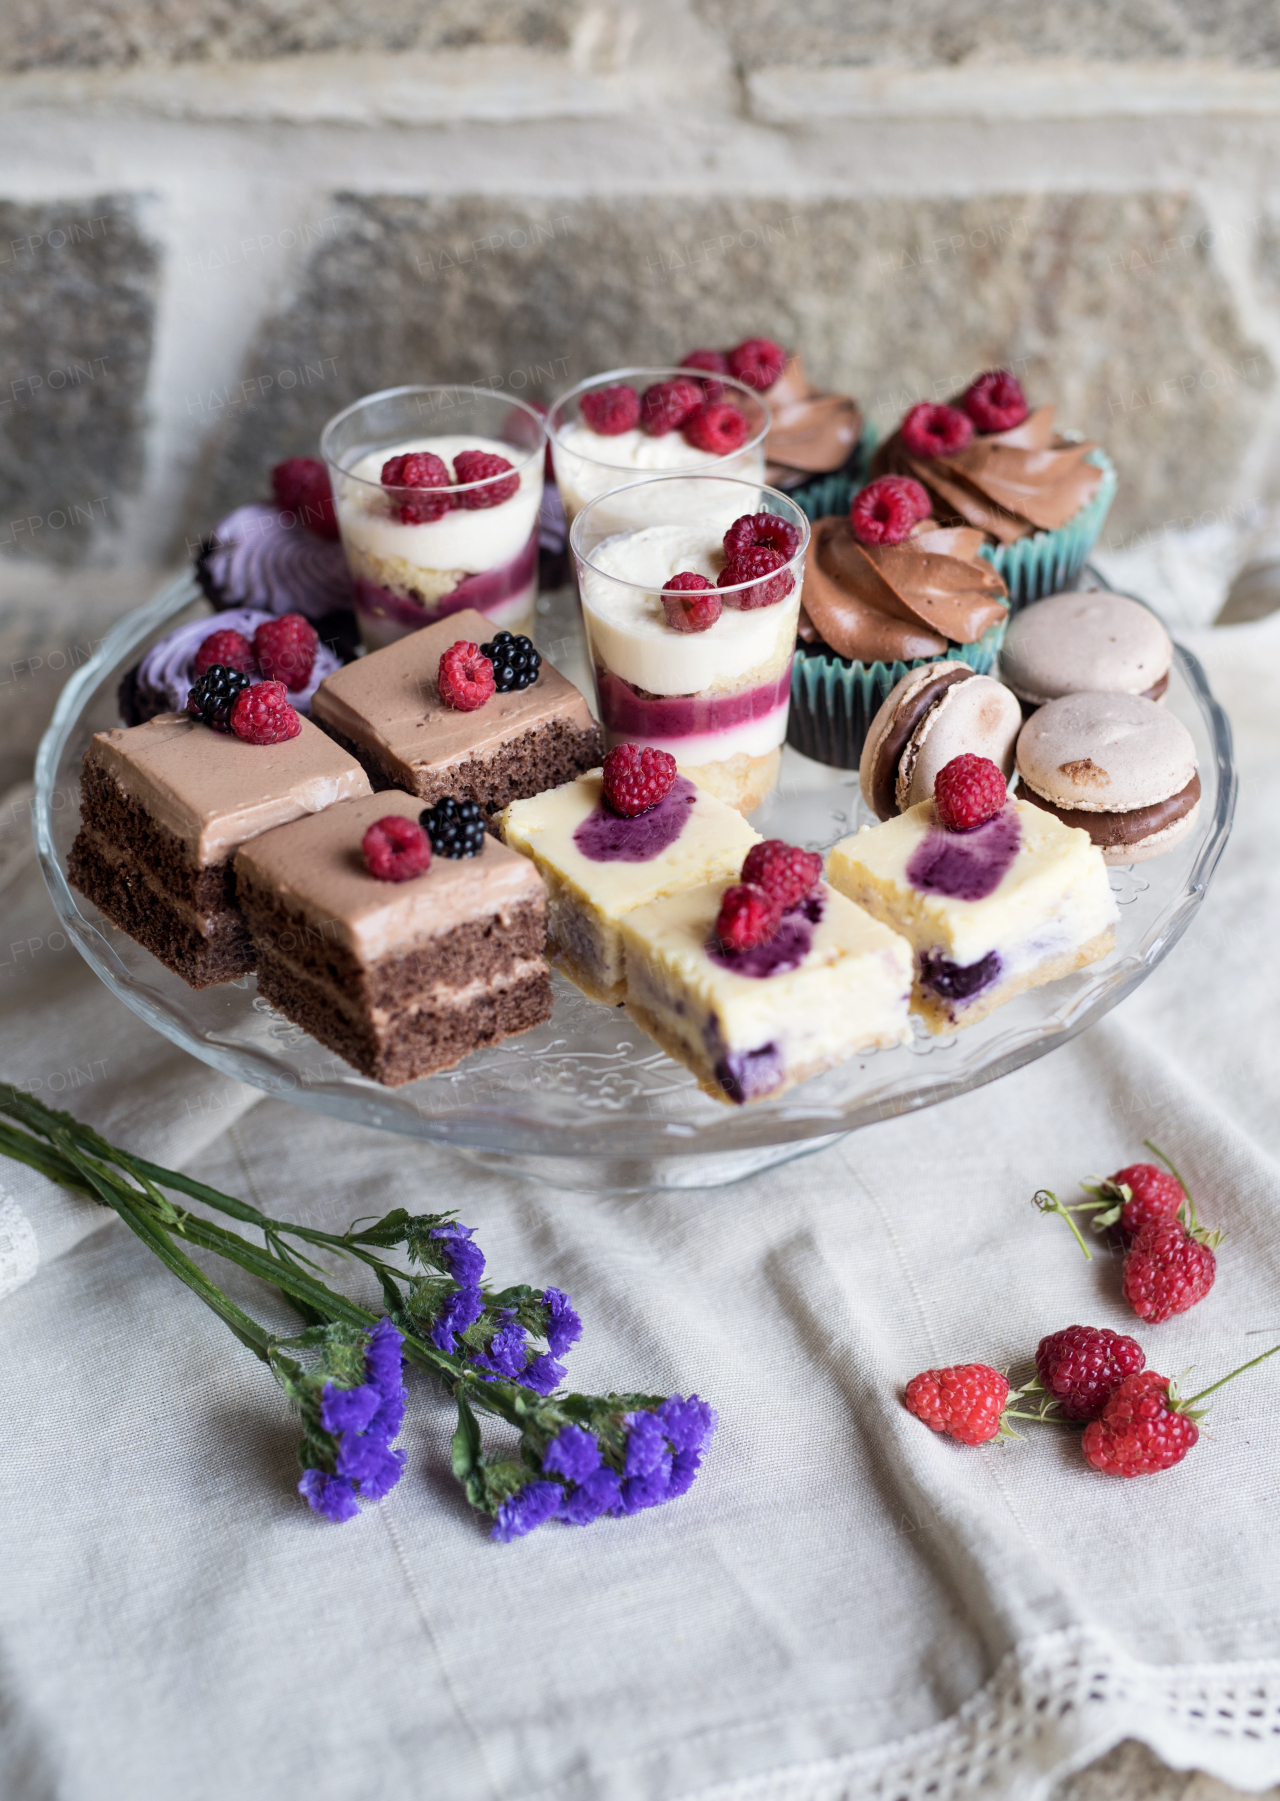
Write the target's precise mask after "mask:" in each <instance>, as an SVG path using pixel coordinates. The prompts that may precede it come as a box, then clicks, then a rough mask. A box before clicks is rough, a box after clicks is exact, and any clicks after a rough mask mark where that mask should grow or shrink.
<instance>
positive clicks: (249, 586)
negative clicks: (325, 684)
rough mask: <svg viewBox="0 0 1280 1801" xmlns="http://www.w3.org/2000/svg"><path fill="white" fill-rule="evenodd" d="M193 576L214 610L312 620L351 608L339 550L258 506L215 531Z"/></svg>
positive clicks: (287, 518)
mask: <svg viewBox="0 0 1280 1801" xmlns="http://www.w3.org/2000/svg"><path fill="white" fill-rule="evenodd" d="M196 575H197V577H198V579H199V582H200V585H201V587H202V588H203V589H204V591H205V593H206V595H207V596H208V597H209V599H210V600H211V601H212V602H213V604H214V606H215V607H255V608H261V609H262V610H263V611H264V612H267V613H274V614H279V613H304V614H305V615H306V617H307V618H308V619H311V620H315V619H321V618H323V617H324V615H325V614H326V613H337V612H344V611H349V610H350V609H351V608H352V607H353V606H354V605H355V594H354V591H353V587H352V581H351V572H350V570H349V569H348V568H347V561H346V558H345V557H344V556H343V554H342V546H341V544H338V543H335V542H334V541H333V539H331V538H318V537H317V536H316V535H315V533H314V532H311V531H308V530H307V528H306V526H305V525H300V524H299V523H298V521H297V519H296V518H295V516H294V514H292V513H288V512H282V511H281V510H280V508H279V507H275V506H268V505H266V504H265V503H262V502H258V501H254V502H252V503H251V504H250V505H248V506H243V507H237V508H236V510H235V512H234V513H228V514H227V516H226V518H225V519H224V520H222V522H221V523H220V524H219V525H217V526H215V527H214V530H213V533H212V536H211V537H210V539H209V541H208V543H207V544H206V545H205V546H204V547H203V549H202V550H201V552H200V555H199V557H198V558H197V560H196Z"/></svg>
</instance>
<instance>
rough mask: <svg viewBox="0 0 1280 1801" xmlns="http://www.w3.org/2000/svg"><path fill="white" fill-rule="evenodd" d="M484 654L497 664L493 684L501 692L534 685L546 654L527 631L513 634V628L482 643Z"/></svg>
mask: <svg viewBox="0 0 1280 1801" xmlns="http://www.w3.org/2000/svg"><path fill="white" fill-rule="evenodd" d="M480 655H481V656H482V657H488V659H489V661H490V663H492V665H493V686H494V689H495V691H496V692H497V693H498V694H512V693H515V692H516V691H517V690H518V689H521V688H531V687H532V686H533V684H534V683H535V682H536V681H537V679H538V671H539V669H541V667H542V658H541V657H540V656H539V655H538V653H537V651H536V650H535V649H534V648H533V645H532V644H531V643H530V641H529V639H528V638H526V637H525V636H524V635H523V633H517V635H516V636H515V637H512V635H511V633H510V632H495V633H494V634H493V637H492V638H490V640H489V642H488V643H487V644H482V645H481V646H480Z"/></svg>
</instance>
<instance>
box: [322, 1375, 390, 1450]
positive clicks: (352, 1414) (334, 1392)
mask: <svg viewBox="0 0 1280 1801" xmlns="http://www.w3.org/2000/svg"><path fill="white" fill-rule="evenodd" d="M381 1405H382V1396H381V1394H379V1392H378V1390H377V1389H376V1388H375V1387H374V1386H373V1384H372V1383H371V1382H364V1383H362V1384H361V1386H360V1387H359V1388H335V1387H334V1385H333V1383H332V1382H326V1383H325V1385H324V1392H323V1393H322V1394H321V1396H320V1424H321V1425H322V1426H323V1427H324V1429H325V1431H326V1432H332V1433H333V1434H334V1435H335V1437H336V1436H337V1434H338V1433H339V1432H363V1431H364V1429H365V1427H366V1426H367V1425H368V1424H369V1421H370V1420H371V1419H372V1418H373V1416H374V1414H375V1413H377V1411H378V1409H379V1407H381Z"/></svg>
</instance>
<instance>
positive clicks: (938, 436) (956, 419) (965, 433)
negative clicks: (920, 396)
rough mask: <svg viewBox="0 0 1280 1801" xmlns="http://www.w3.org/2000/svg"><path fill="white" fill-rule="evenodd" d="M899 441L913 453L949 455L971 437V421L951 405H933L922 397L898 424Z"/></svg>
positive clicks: (928, 455) (966, 442) (935, 455)
mask: <svg viewBox="0 0 1280 1801" xmlns="http://www.w3.org/2000/svg"><path fill="white" fill-rule="evenodd" d="M898 429H899V431H900V432H901V434H902V442H903V443H904V444H905V445H906V447H907V449H908V450H909V451H910V452H911V454H912V455H913V456H918V457H941V456H950V455H951V453H952V452H953V451H956V450H963V449H964V447H965V445H966V444H968V443H969V442H970V440H971V439H972V437H973V421H972V419H970V418H969V416H968V414H967V413H962V412H960V411H959V409H958V408H957V407H953V406H932V405H930V403H929V402H928V401H927V400H922V401H921V402H920V404H919V406H913V407H912V409H911V411H910V412H909V413H908V414H907V416H906V418H905V419H904V420H903V421H902V424H901V425H900V426H899V427H898Z"/></svg>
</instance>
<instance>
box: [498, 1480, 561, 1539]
mask: <svg viewBox="0 0 1280 1801" xmlns="http://www.w3.org/2000/svg"><path fill="white" fill-rule="evenodd" d="M563 1494H564V1490H563V1489H562V1488H561V1486H560V1484H559V1483H558V1482H526V1483H525V1485H524V1487H523V1488H518V1489H517V1490H516V1492H515V1494H513V1495H508V1496H507V1498H506V1500H505V1501H503V1502H502V1504H501V1506H500V1507H499V1508H498V1517H497V1520H496V1521H495V1523H494V1527H493V1531H492V1532H491V1533H490V1534H489V1537H490V1538H493V1539H496V1540H497V1541H498V1543H499V1544H500V1545H509V1544H510V1543H511V1541H512V1539H513V1538H523V1537H524V1536H525V1534H526V1533H527V1532H532V1531H533V1529H534V1527H535V1526H541V1525H542V1524H543V1523H544V1522H545V1521H546V1520H551V1519H554V1518H555V1516H556V1514H557V1513H558V1512H559V1510H560V1499H561V1496H562V1495H563Z"/></svg>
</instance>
